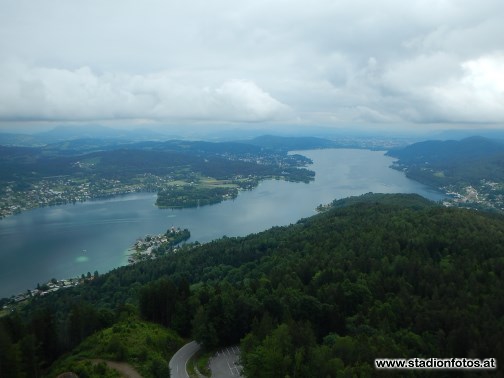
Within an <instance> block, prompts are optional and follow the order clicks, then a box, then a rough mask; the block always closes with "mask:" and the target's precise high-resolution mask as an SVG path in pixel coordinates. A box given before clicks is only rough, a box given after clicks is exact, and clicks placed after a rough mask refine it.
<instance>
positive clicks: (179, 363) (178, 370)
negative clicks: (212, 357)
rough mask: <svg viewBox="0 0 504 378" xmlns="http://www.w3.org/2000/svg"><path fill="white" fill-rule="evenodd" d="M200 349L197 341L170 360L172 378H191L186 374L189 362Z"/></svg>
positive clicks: (184, 347) (181, 349)
mask: <svg viewBox="0 0 504 378" xmlns="http://www.w3.org/2000/svg"><path fill="white" fill-rule="evenodd" d="M199 348H200V346H199V344H198V343H197V342H196V341H191V342H190V343H188V344H186V345H184V346H183V347H182V348H180V349H179V350H178V351H177V353H175V354H174V355H173V357H172V359H171V360H170V372H171V378H189V375H188V374H187V372H186V365H187V361H189V359H190V358H191V357H192V356H193V354H194V353H196V352H197V351H198V350H199Z"/></svg>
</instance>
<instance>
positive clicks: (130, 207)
mask: <svg viewBox="0 0 504 378" xmlns="http://www.w3.org/2000/svg"><path fill="white" fill-rule="evenodd" d="M298 153H300V154H303V155H305V156H307V157H309V158H310V159H312V160H313V162H314V164H313V165H311V166H310V167H309V169H312V170H314V171H315V173H316V176H315V181H313V182H311V183H309V184H304V183H291V182H286V181H277V180H267V181H263V182H262V183H260V184H259V186H258V187H257V188H255V189H254V190H251V191H244V192H240V194H239V195H238V197H237V198H236V199H234V200H230V201H225V202H222V203H220V204H216V205H212V206H204V207H200V208H191V209H177V210H170V209H164V210H161V209H158V208H157V207H155V205H154V202H155V200H156V195H155V194H153V193H139V194H130V195H125V196H121V197H117V198H113V199H106V200H97V201H89V202H84V203H78V204H75V205H73V204H69V205H62V206H55V207H46V208H40V209H34V210H30V211H27V212H24V213H22V214H18V215H15V216H12V217H8V218H5V219H2V220H0V245H1V247H0V298H2V297H8V296H10V295H12V294H16V293H18V292H21V291H25V290H27V289H31V288H34V287H35V286H36V285H37V283H41V284H42V283H44V282H47V281H48V280H49V279H51V278H58V279H61V278H68V277H75V276H80V275H81V274H82V273H84V274H86V273H87V272H91V273H93V272H94V271H95V270H98V271H99V272H100V273H105V272H107V271H109V270H111V269H113V268H116V267H118V266H121V265H124V264H126V263H127V250H128V249H129V247H130V246H131V245H132V244H133V243H134V242H135V240H136V239H137V238H139V237H143V236H145V235H146V234H159V233H162V232H165V231H166V230H167V229H168V228H169V227H171V226H175V227H180V228H188V229H189V230H190V231H191V239H190V241H196V240H197V241H200V242H206V241H210V240H212V239H216V238H219V237H221V236H224V235H226V236H244V235H247V234H250V233H255V232H259V231H263V230H265V229H268V228H270V227H272V226H281V225H288V224H290V223H295V222H296V221H297V220H299V219H300V218H303V217H307V216H310V215H313V214H315V213H316V212H315V208H316V207H317V206H318V205H319V204H325V203H329V202H331V201H332V200H333V199H337V198H344V197H348V196H353V195H359V194H364V193H368V192H375V193H418V194H420V195H422V196H424V197H427V198H429V199H432V200H440V199H442V198H443V195H442V194H441V193H437V192H434V191H431V190H429V189H428V188H426V187H425V186H424V185H422V184H420V183H418V182H415V181H413V180H410V179H408V178H406V177H405V175H404V174H403V173H402V172H398V171H395V170H393V169H391V168H389V166H390V165H391V164H392V161H393V160H394V159H393V158H390V157H388V156H385V155H384V152H382V151H369V150H354V149H331V150H311V151H301V152H298Z"/></svg>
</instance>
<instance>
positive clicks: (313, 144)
mask: <svg viewBox="0 0 504 378" xmlns="http://www.w3.org/2000/svg"><path fill="white" fill-rule="evenodd" d="M241 142H242V143H246V144H251V145H254V146H258V147H262V148H267V149H270V150H281V151H293V150H310V149H316V148H335V147H339V145H338V143H336V142H335V141H332V140H329V139H323V138H316V137H285V136H275V135H263V136H259V137H257V138H254V139H250V140H244V141H241Z"/></svg>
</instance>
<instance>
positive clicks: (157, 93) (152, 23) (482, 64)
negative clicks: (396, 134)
mask: <svg viewBox="0 0 504 378" xmlns="http://www.w3.org/2000/svg"><path fill="white" fill-rule="evenodd" d="M503 15H504V2H502V1H501V0H481V1H479V2H477V3H476V2H474V1H471V0H445V1H438V0H412V1H407V2H405V1H398V0H384V1H380V2H376V1H371V0H340V1H332V0H312V1H308V0H299V1H296V2H291V1H287V0H271V1H266V0H257V1H254V2H236V1H231V0H215V1H212V2H208V1H203V0H190V1H188V2H166V1H162V0H146V1H145V2H142V3H140V2H134V1H118V0H110V1H106V2H103V1H99V0H88V1H80V0H77V1H72V2H68V1H66V0H52V1H50V2H37V4H33V2H31V1H29V0H17V1H15V2H2V3H1V4H0V25H2V27H1V28H0V82H1V83H2V84H1V86H0V122H3V123H5V122H7V121H9V120H34V121H41V122H42V121H60V120H67V121H89V120H91V121H94V120H97V121H101V120H114V119H122V120H124V121H125V122H127V121H134V120H142V121H145V122H162V123H170V122H172V123H191V122H195V123H220V122H228V123H242V122H265V123H270V122H274V123H284V124H291V123H301V124H327V125H342V124H343V125H348V124H359V123H365V124H369V123H378V124H382V123H387V124H388V123H393V124H397V125H403V124H405V123H411V124H426V123H438V122H443V123H447V124H451V123H484V122H490V123H503V122H504V110H503V107H504V101H502V91H503V90H502V85H501V84H499V83H502V72H503V69H502V64H503V56H504V47H503V45H502V38H501V36H502V35H504V20H503Z"/></svg>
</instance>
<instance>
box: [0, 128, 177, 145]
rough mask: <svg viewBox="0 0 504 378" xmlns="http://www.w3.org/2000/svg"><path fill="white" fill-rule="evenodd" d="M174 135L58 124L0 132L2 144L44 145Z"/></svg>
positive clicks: (164, 137) (152, 138) (129, 139)
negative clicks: (43, 128)
mask: <svg viewBox="0 0 504 378" xmlns="http://www.w3.org/2000/svg"><path fill="white" fill-rule="evenodd" d="M170 138H172V137H170V136H168V135H165V134H162V133H158V132H155V131H152V130H148V129H141V130H139V129H138V130H119V129H113V128H110V127H105V126H99V125H88V126H58V127H56V128H54V129H52V130H49V131H44V132H41V133H36V134H16V133H0V145H4V146H25V147H34V146H44V145H47V144H52V143H59V142H63V141H71V140H78V139H102V140H107V141H114V140H115V141H116V142H117V141H122V142H125V141H142V140H167V139H170Z"/></svg>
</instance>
